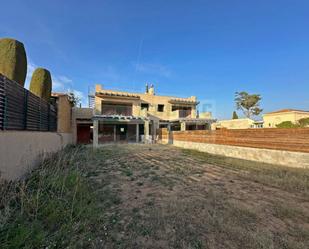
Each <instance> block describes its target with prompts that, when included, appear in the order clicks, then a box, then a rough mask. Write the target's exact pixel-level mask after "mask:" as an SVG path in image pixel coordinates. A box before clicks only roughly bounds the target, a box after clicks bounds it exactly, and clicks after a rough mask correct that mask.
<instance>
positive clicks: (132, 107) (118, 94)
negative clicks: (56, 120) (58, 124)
mask: <svg viewBox="0 0 309 249" xmlns="http://www.w3.org/2000/svg"><path fill="white" fill-rule="evenodd" d="M198 104H199V102H198V101H197V98H196V97H194V96H192V97H189V98H178V97H171V96H160V95H156V94H155V89H154V87H153V86H151V87H150V88H149V87H148V86H147V87H146V91H145V93H130V92H123V91H112V90H107V89H104V88H102V86H101V85H96V88H95V95H94V107H93V109H92V110H91V109H90V108H74V110H73V120H75V123H74V124H73V130H75V131H74V133H75V134H76V141H77V142H81V143H89V142H90V141H91V140H92V142H93V144H94V146H97V145H98V144H102V143H108V142H140V141H144V142H152V141H154V140H155V139H156V137H157V134H156V132H157V129H158V128H168V129H170V130H206V129H210V128H211V124H212V123H213V122H215V120H214V119H212V118H211V114H209V113H201V114H200V115H199V114H198V112H197V106H198Z"/></svg>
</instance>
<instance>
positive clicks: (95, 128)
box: [93, 120, 99, 148]
mask: <svg viewBox="0 0 309 249" xmlns="http://www.w3.org/2000/svg"><path fill="white" fill-rule="evenodd" d="M98 146H99V120H93V147H94V148H96V147H98Z"/></svg>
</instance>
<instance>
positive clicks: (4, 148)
mask: <svg viewBox="0 0 309 249" xmlns="http://www.w3.org/2000/svg"><path fill="white" fill-rule="evenodd" d="M70 143H72V134H71V133H56V132H36V131H1V132H0V172H1V175H0V179H6V180H14V179H17V178H19V177H22V176H23V175H24V174H25V173H27V171H28V170H29V169H31V168H33V167H35V166H36V165H37V163H39V161H40V158H42V157H44V156H46V155H47V154H48V153H52V152H56V151H58V150H60V149H61V148H63V147H64V146H65V145H67V144H70Z"/></svg>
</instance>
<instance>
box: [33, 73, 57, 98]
mask: <svg viewBox="0 0 309 249" xmlns="http://www.w3.org/2000/svg"><path fill="white" fill-rule="evenodd" d="M51 89H52V79H51V75H50V72H49V71H48V70H47V69H45V68H37V69H35V71H34V72H33V75H32V78H31V82H30V92H32V93H34V94H35V95H37V96H39V97H40V98H42V99H45V100H46V101H47V102H48V101H49V99H50V95H51Z"/></svg>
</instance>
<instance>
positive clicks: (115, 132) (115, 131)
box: [114, 125, 117, 142]
mask: <svg viewBox="0 0 309 249" xmlns="http://www.w3.org/2000/svg"><path fill="white" fill-rule="evenodd" d="M116 140H117V130H116V125H114V142H116Z"/></svg>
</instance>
